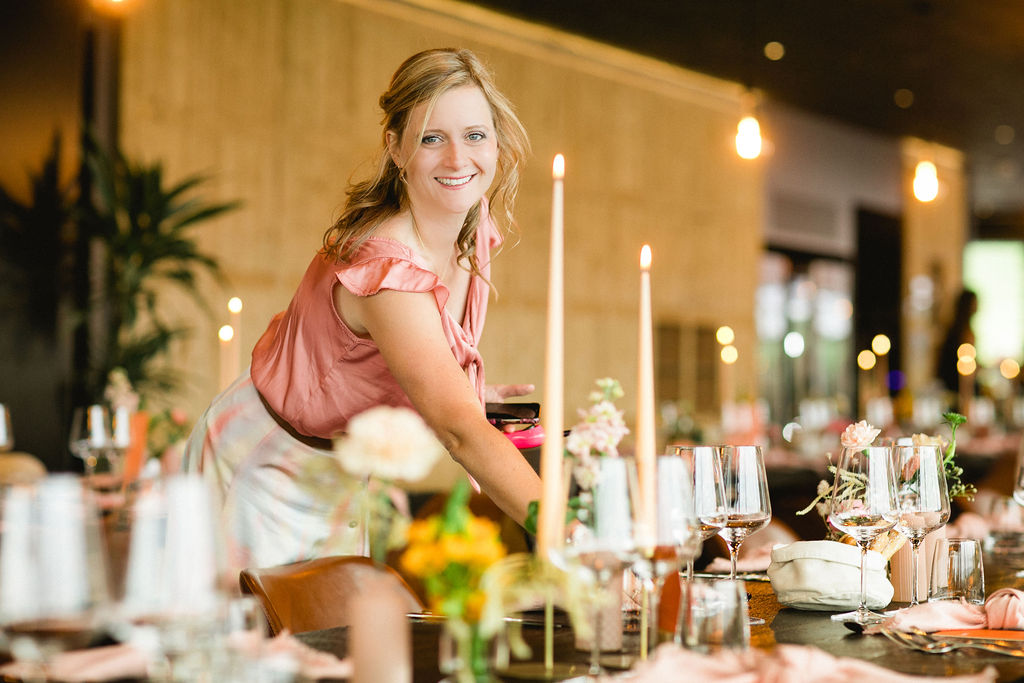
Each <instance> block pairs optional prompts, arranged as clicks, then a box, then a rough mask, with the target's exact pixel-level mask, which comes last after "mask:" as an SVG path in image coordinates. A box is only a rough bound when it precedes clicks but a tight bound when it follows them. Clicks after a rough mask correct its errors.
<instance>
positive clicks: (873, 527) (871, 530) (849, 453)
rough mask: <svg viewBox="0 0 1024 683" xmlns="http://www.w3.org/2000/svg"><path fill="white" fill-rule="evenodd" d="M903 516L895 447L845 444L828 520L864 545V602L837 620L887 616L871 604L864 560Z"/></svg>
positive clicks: (871, 620)
mask: <svg viewBox="0 0 1024 683" xmlns="http://www.w3.org/2000/svg"><path fill="white" fill-rule="evenodd" d="M899 516H900V511H899V502H898V501H897V498H896V476H895V472H893V461H892V448H891V447H889V446H865V447H854V448H843V451H842V455H841V456H840V458H839V463H838V464H837V465H836V477H835V483H834V484H833V485H832V499H831V501H830V502H829V513H828V521H829V524H831V525H832V526H833V527H834V528H836V529H838V530H839V531H842V532H845V533H847V534H849V535H850V536H852V537H853V539H854V540H855V541H856V542H857V546H858V547H859V548H860V605H859V606H858V607H857V610H856V611H854V612H844V613H842V614H834V615H832V619H833V620H836V621H854V622H856V623H858V624H861V625H862V626H863V625H867V624H872V623H875V622H877V621H879V620H881V619H883V618H884V617H882V615H880V614H876V613H874V612H872V611H870V610H868V608H867V586H866V584H865V571H864V562H865V558H866V557H867V552H868V546H869V545H871V542H872V541H873V540H875V538H877V537H878V536H879V535H880V534H882V533H884V532H886V531H888V530H889V529H891V528H892V527H893V525H894V524H895V523H896V520H897V519H898V518H899Z"/></svg>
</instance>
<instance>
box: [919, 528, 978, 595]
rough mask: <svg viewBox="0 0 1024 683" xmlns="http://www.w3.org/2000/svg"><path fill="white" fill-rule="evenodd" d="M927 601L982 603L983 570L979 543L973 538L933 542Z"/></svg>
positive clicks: (942, 539)
mask: <svg viewBox="0 0 1024 683" xmlns="http://www.w3.org/2000/svg"><path fill="white" fill-rule="evenodd" d="M933 552H934V555H933V557H932V571H931V575H930V576H929V580H928V601H929V602H931V601H932V600H959V599H961V598H963V599H964V600H966V601H967V602H970V603H973V604H975V605H982V604H984V603H985V568H984V565H983V563H982V559H981V541H980V540H978V539H976V538H940V539H938V540H937V541H936V542H935V549H934V551H933Z"/></svg>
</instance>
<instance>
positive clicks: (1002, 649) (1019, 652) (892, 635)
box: [881, 629, 1024, 657]
mask: <svg viewBox="0 0 1024 683" xmlns="http://www.w3.org/2000/svg"><path fill="white" fill-rule="evenodd" d="M881 633H882V635H884V636H885V637H887V638H888V639H889V640H891V641H893V642H894V643H898V644H900V645H904V646H905V647H910V648H912V649H915V650H918V651H920V652H929V653H932V654H941V653H944V652H952V651H953V650H962V649H967V648H972V649H975V650H984V651H986V652H994V653H997V654H1001V655H1007V656H1010V657H1024V649H1022V648H1021V647H1020V646H1017V645H1013V644H1011V643H1009V642H1005V641H1004V642H996V641H993V642H989V641H977V640H962V641H961V640H958V641H948V640H939V639H937V638H935V637H934V636H932V635H931V634H929V633H925V632H924V631H921V630H918V629H911V632H910V633H907V632H903V631H894V630H890V629H883V630H882V631H881Z"/></svg>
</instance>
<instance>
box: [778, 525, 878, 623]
mask: <svg viewBox="0 0 1024 683" xmlns="http://www.w3.org/2000/svg"><path fill="white" fill-rule="evenodd" d="M885 564H886V562H885V558H883V557H882V556H881V555H880V554H878V553H876V552H874V551H873V550H869V551H868V553H867V558H866V560H865V585H866V588H867V606H868V607H869V608H871V609H881V608H883V607H885V606H886V605H888V604H889V602H890V601H891V600H892V595H893V592H894V591H893V587H892V584H891V583H889V579H888V577H887V576H886V574H885ZM768 578H769V579H770V580H771V582H772V589H774V590H775V595H776V596H777V597H778V599H779V603H780V604H782V605H783V606H785V607H795V608H797V609H806V610H822V611H837V610H844V609H855V608H856V607H857V606H858V605H859V604H860V549H859V548H857V547H856V546H852V545H847V544H845V543H838V542H836V541H797V542H796V543H790V544H789V545H782V546H776V547H775V548H773V549H772V561H771V564H770V565H768Z"/></svg>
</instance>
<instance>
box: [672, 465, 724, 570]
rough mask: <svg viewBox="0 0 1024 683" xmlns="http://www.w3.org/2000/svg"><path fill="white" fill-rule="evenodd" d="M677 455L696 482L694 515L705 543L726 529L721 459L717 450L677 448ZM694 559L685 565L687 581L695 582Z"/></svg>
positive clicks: (698, 532)
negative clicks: (685, 464)
mask: <svg viewBox="0 0 1024 683" xmlns="http://www.w3.org/2000/svg"><path fill="white" fill-rule="evenodd" d="M675 451H676V454H677V455H679V456H680V457H681V458H682V459H683V461H684V462H686V463H687V466H688V469H689V472H690V475H691V476H692V478H693V485H692V487H691V488H692V490H693V498H692V500H693V515H694V518H695V519H696V522H697V534H698V535H699V536H700V538H699V541H700V543H703V542H704V541H706V540H708V539H709V538H711V537H712V536H714V535H715V534H717V533H718V532H719V531H720V530H721V528H722V527H723V526H725V519H726V513H725V496H724V493H723V489H722V460H721V458H722V455H721V453H720V452H719V448H718V447H717V446H676V448H675ZM699 552H700V548H699V547H698V548H696V549H695V550H694V554H693V556H691V557H690V558H689V559H688V560H687V561H686V580H687V581H692V580H693V559H694V556H696V554H697V553H699Z"/></svg>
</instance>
